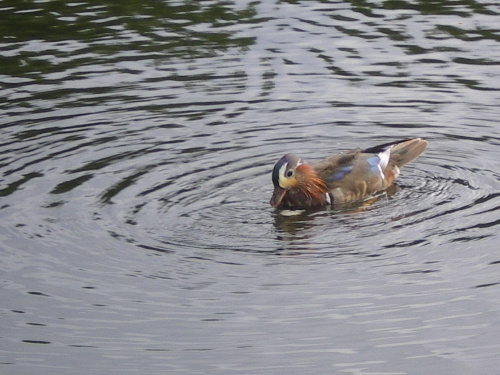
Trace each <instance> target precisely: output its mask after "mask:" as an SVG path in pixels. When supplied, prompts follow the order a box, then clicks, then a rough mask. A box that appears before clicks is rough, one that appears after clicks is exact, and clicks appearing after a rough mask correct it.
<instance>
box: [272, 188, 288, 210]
mask: <svg viewBox="0 0 500 375" xmlns="http://www.w3.org/2000/svg"><path fill="white" fill-rule="evenodd" d="M285 194H286V190H285V189H283V188H281V187H279V186H275V188H274V192H273V196H272V197H271V201H270V202H269V203H270V204H271V206H273V207H278V206H279V205H280V204H281V201H282V200H283V197H284V196H285Z"/></svg>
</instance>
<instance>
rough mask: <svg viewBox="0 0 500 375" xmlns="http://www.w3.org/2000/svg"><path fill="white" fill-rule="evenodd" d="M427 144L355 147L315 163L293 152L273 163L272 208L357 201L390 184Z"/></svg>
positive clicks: (418, 141) (416, 141) (410, 141)
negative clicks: (305, 161)
mask: <svg viewBox="0 0 500 375" xmlns="http://www.w3.org/2000/svg"><path fill="white" fill-rule="evenodd" d="M426 147H427V141H426V140H423V139H420V138H413V139H405V140H401V141H397V142H390V143H384V144H382V145H379V146H375V147H371V148H367V149H366V150H361V149H359V148H358V149H354V150H350V151H346V152H344V153H341V154H339V155H333V156H330V157H328V158H326V159H324V160H322V161H320V162H318V163H316V164H314V165H309V164H306V163H304V162H303V161H302V160H301V159H300V158H298V157H297V156H295V155H293V154H287V155H285V156H283V157H282V158H281V159H280V160H278V162H277V163H276V164H275V165H274V169H273V175H272V179H273V184H274V192H273V196H272V197H271V201H270V204H271V206H273V207H285V208H309V207H321V206H327V205H338V204H343V203H349V202H355V201H358V200H362V199H364V198H368V197H370V196H373V195H374V194H377V193H380V192H382V191H384V190H386V189H387V188H388V187H390V186H391V185H392V183H393V181H394V179H395V178H396V177H397V176H398V175H399V170H400V168H401V167H402V166H404V165H405V164H407V163H409V162H410V161H412V160H414V159H416V158H417V157H418V156H419V155H420V154H421V153H422V152H424V150H425V148H426Z"/></svg>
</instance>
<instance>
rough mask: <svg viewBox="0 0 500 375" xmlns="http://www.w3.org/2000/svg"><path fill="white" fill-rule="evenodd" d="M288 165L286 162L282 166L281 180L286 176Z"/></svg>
mask: <svg viewBox="0 0 500 375" xmlns="http://www.w3.org/2000/svg"><path fill="white" fill-rule="evenodd" d="M287 167H288V163H285V164H283V165H282V166H281V168H280V171H279V177H280V180H281V179H283V178H285V171H286V168H287Z"/></svg>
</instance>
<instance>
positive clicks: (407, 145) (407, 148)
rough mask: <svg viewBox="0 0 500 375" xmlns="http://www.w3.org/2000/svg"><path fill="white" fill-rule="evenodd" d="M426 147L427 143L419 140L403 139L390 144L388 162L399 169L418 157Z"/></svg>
mask: <svg viewBox="0 0 500 375" xmlns="http://www.w3.org/2000/svg"><path fill="white" fill-rule="evenodd" d="M426 147H427V141H426V140H425V139H421V138H412V139H405V140H403V141H399V142H396V143H393V144H392V147H391V157H390V160H389V162H390V163H391V164H392V163H394V164H395V165H397V167H398V168H401V167H402V166H404V165H405V164H408V163H409V162H410V161H412V160H414V159H416V158H417V157H419V156H420V155H421V154H422V152H424V151H425V148H426Z"/></svg>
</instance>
